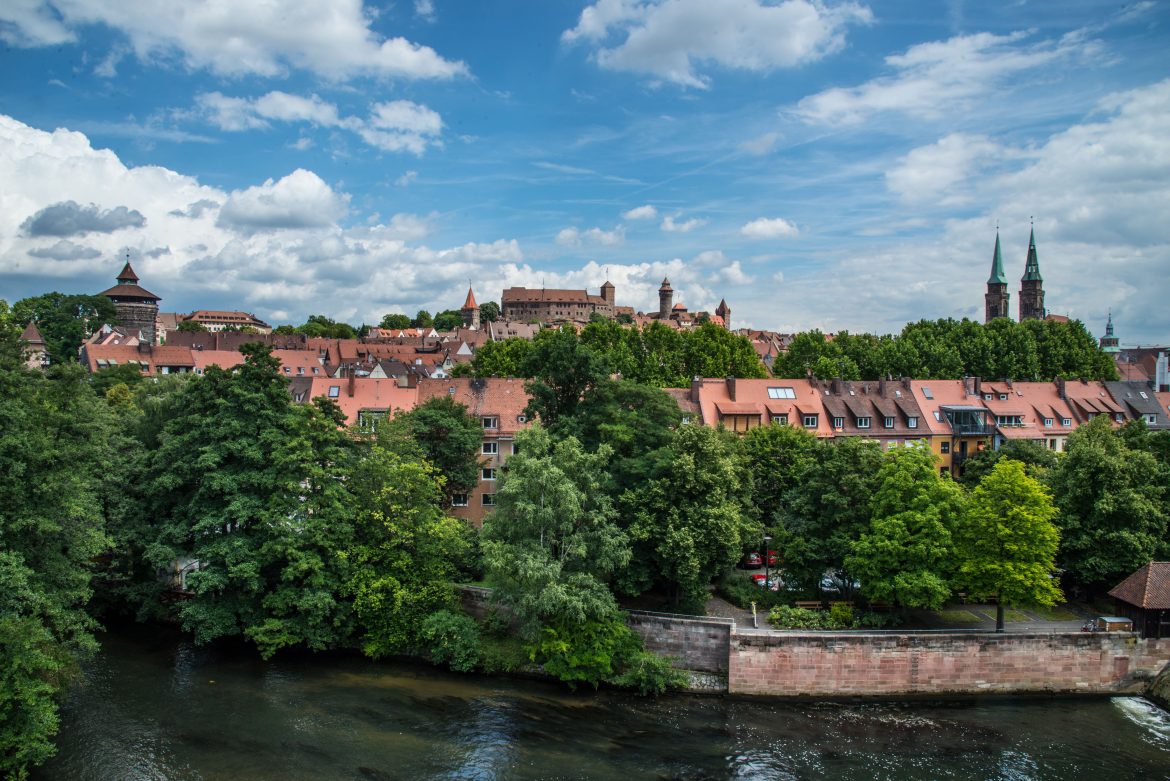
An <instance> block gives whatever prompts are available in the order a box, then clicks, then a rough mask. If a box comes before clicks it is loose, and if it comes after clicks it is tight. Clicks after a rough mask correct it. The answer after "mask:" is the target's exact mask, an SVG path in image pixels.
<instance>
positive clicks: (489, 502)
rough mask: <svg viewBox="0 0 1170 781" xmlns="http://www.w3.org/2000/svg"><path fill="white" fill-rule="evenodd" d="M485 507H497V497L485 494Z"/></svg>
mask: <svg viewBox="0 0 1170 781" xmlns="http://www.w3.org/2000/svg"><path fill="white" fill-rule="evenodd" d="M483 506H484V507H495V506H496V495H495V494H484V495H483Z"/></svg>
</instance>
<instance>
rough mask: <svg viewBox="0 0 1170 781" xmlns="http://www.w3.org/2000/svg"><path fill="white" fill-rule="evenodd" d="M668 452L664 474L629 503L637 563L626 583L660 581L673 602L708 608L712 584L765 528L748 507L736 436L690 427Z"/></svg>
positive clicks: (640, 585) (638, 585)
mask: <svg viewBox="0 0 1170 781" xmlns="http://www.w3.org/2000/svg"><path fill="white" fill-rule="evenodd" d="M669 450H670V456H671V458H670V460H669V461H668V462H667V463H666V464H665V465H664V466H663V467H662V468H661V469H660V471H659V474H657V475H655V476H654V477H653V479H651V480H649V481H647V482H646V483H645V484H644V485H642V486H641V487H639V488H638V489H637V490H636V492H633V493H634V494H635V495H634V496H632V497H628V499H627V500H626V501H625V504H627V505H628V506H629V507H630V508H631V514H632V517H633V522H632V523H631V524H630V530H629V531H630V538H631V539H632V540H633V541H634V545H635V550H636V552H637V555H636V557H635V560H636V562H637V564H636V566H635V567H632V568H630V569H629V570H628V571H627V572H626V573H625V574H624V576H623V579H622V585H623V588H624V589H625V590H627V591H630V592H632V593H639V592H640V591H644V590H645V589H646V588H647V587H650V586H654V585H657V586H659V587H661V588H663V589H664V590H665V591H666V592H667V594H668V595H669V596H670V598H671V601H672V603H673V604H674V605H676V606H682V607H684V608H686V609H689V610H691V611H694V612H701V610H702V605H703V601H704V597H705V596H706V587H707V584H708V583H710V582H711V580H712V579H713V578H715V577H716V576H718V575H720V574H722V573H723V572H725V571H726V570H727V569H728V568H729V567H731V566H733V565H734V564H735V562H736V561H737V560H738V559H739V557H740V555H741V553H742V552H743V545H744V543H745V542H746V541H748V540H750V539H755V538H756V537H757V534H758V532H759V527H758V526H757V525H756V524H755V523H753V522H752V521H751V520H750V519H749V518H748V517H747V515H746V514H745V513H744V509H743V508H744V503H745V500H746V498H747V496H746V490H745V486H744V481H743V478H742V475H743V471H744V470H743V464H742V462H741V461H740V458H739V454H738V452H737V446H736V443H735V440H734V438H733V435H731V434H729V433H727V432H725V431H720V430H717V429H713V428H710V427H708V426H684V427H683V428H681V429H679V432H678V434H677V435H676V436H675V438H674V440H673V441H672V442H671V444H670V447H669Z"/></svg>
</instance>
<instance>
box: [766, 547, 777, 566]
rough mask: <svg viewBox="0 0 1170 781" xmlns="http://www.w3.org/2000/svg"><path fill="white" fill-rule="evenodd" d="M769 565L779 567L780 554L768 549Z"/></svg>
mask: <svg viewBox="0 0 1170 781" xmlns="http://www.w3.org/2000/svg"><path fill="white" fill-rule="evenodd" d="M768 566H769V567H779V566H780V554H779V553H777V552H776V551H774V550H770V551H768Z"/></svg>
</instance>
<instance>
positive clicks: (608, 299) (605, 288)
mask: <svg viewBox="0 0 1170 781" xmlns="http://www.w3.org/2000/svg"><path fill="white" fill-rule="evenodd" d="M601 297H602V298H604V299H605V303H607V304H609V308H610V309H613V307H614V301H615V300H616V299H615V294H614V287H613V283H612V282H610V281H609V280H608V279H607V280H605V284H603V285H602V286H601Z"/></svg>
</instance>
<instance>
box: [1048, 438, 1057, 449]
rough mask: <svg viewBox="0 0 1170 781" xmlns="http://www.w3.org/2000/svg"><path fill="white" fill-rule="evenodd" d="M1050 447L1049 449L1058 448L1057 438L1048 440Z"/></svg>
mask: <svg viewBox="0 0 1170 781" xmlns="http://www.w3.org/2000/svg"><path fill="white" fill-rule="evenodd" d="M1048 449H1049V450H1056V440H1055V439H1050V440H1048Z"/></svg>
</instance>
